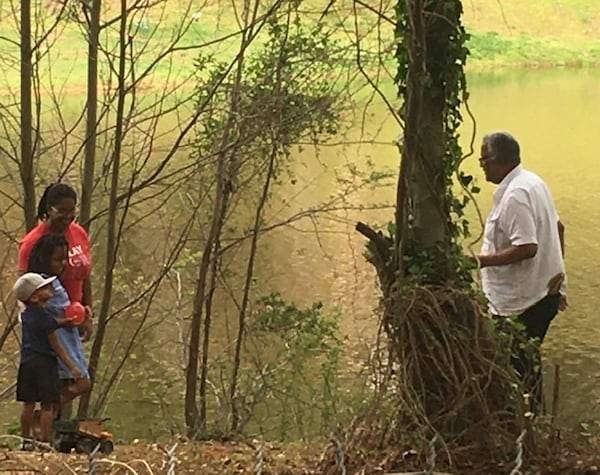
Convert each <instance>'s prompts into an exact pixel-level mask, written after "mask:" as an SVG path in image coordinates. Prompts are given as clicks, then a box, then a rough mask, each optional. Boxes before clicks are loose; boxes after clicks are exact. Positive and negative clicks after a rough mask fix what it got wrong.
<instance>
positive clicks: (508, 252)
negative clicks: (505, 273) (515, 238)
mask: <svg viewBox="0 0 600 475" xmlns="http://www.w3.org/2000/svg"><path fill="white" fill-rule="evenodd" d="M537 250H538V245H537V244H522V245H520V246H509V247H507V248H506V249H503V250H502V251H500V252H496V253H494V254H480V255H478V256H476V257H477V261H478V262H479V266H480V267H493V266H507V265H509V264H515V263H517V262H521V261H524V260H525V259H531V258H532V257H534V256H535V255H536V254H537Z"/></svg>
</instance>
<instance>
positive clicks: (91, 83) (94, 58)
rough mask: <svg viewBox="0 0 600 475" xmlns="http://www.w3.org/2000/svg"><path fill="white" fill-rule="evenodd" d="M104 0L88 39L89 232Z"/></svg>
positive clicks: (84, 195) (85, 211)
mask: <svg viewBox="0 0 600 475" xmlns="http://www.w3.org/2000/svg"><path fill="white" fill-rule="evenodd" d="M101 6H102V0H93V2H92V9H91V18H90V32H89V37H88V71H87V73H88V75H87V76H88V82H87V102H86V109H87V119H86V120H87V121H86V131H85V161H84V164H83V186H82V190H81V211H80V215H79V219H80V223H81V225H82V226H83V227H84V228H85V229H86V230H87V231H89V229H90V216H91V210H92V192H93V186H94V174H95V163H96V129H97V127H96V121H97V110H98V35H99V32H100V11H101Z"/></svg>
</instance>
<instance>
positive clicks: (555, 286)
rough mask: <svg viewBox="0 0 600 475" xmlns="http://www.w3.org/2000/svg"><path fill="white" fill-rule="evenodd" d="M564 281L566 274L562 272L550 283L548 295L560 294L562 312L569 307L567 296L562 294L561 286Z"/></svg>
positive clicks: (559, 308)
mask: <svg viewBox="0 0 600 475" xmlns="http://www.w3.org/2000/svg"><path fill="white" fill-rule="evenodd" d="M564 280H565V274H563V273H562V272H560V273H558V274H556V275H555V276H554V277H552V278H551V279H550V280H549V281H548V295H559V294H560V298H559V300H558V310H560V311H561V312H562V311H563V310H566V309H567V308H568V307H569V302H568V301H567V296H566V295H564V294H561V293H560V286H561V285H562V283H563V281H564Z"/></svg>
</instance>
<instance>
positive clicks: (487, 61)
mask: <svg viewBox="0 0 600 475" xmlns="http://www.w3.org/2000/svg"><path fill="white" fill-rule="evenodd" d="M464 5H465V6H464V22H465V25H466V26H467V29H468V30H469V32H470V33H471V40H470V42H469V49H470V51H471V57H470V64H469V66H470V68H472V69H475V70H478V69H490V68H495V67H546V66H589V65H594V66H597V65H599V64H600V2H598V1H597V0H530V1H528V2H523V1H519V0H471V1H469V2H466V1H465V2H464Z"/></svg>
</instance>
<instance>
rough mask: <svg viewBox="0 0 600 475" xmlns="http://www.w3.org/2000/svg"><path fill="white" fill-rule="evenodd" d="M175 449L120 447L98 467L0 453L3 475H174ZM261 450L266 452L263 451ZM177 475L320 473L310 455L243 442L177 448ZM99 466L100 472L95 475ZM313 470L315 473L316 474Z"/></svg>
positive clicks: (76, 460) (84, 460)
mask: <svg viewBox="0 0 600 475" xmlns="http://www.w3.org/2000/svg"><path fill="white" fill-rule="evenodd" d="M174 444H175V441H174V442H172V443H170V444H165V445H162V444H143V443H139V444H132V445H117V446H116V448H115V451H114V452H113V453H112V454H110V455H108V456H104V455H102V454H99V455H97V456H96V457H95V461H94V462H90V459H89V457H88V456H87V455H80V454H75V453H73V454H60V453H53V452H47V453H40V452H24V451H20V450H14V449H13V450H10V449H8V448H4V449H0V475H9V474H10V475H30V474H31V475H33V474H36V475H37V474H53V475H63V474H65V475H67V474H71V475H72V474H80V473H94V474H96V475H100V474H112V475H117V474H137V475H158V474H169V475H170V473H171V472H169V464H168V458H169V457H168V454H167V451H168V450H169V449H170V448H171V447H173V445H174ZM259 447H261V450H259V449H258V448H259ZM174 455H175V461H174V463H173V464H172V467H173V468H174V471H173V472H172V473H173V474H177V475H183V474H185V475H188V474H194V475H196V474H203V475H204V474H207V475H209V474H219V475H227V474H244V473H258V471H257V468H258V464H260V467H261V469H262V472H261V473H263V474H265V475H266V474H282V475H301V474H302V475H304V474H314V473H320V472H318V471H316V468H315V467H316V463H315V461H318V458H319V456H318V454H315V453H310V451H309V450H308V449H304V448H301V447H290V446H286V447H285V451H284V450H283V448H280V447H277V446H273V445H269V444H257V445H256V448H255V447H252V444H245V443H238V442H227V443H217V442H204V443H188V442H185V441H179V442H177V447H176V448H175V453H174ZM311 459H312V460H313V462H311V461H310V460H311ZM91 463H92V464H93V463H95V471H93V472H92V471H91V470H90V467H91ZM311 466H312V467H313V468H311Z"/></svg>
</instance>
